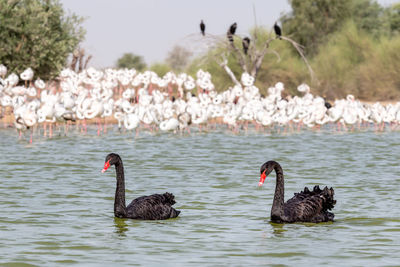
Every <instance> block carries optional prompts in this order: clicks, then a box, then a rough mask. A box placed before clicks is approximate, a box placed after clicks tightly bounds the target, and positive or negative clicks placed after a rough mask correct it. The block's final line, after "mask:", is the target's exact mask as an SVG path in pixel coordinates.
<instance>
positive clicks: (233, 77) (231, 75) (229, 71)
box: [217, 55, 241, 86]
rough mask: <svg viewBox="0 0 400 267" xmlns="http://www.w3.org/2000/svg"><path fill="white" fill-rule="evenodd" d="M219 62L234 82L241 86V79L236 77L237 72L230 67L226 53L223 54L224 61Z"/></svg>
mask: <svg viewBox="0 0 400 267" xmlns="http://www.w3.org/2000/svg"><path fill="white" fill-rule="evenodd" d="M217 63H218V65H220V66H221V67H222V68H223V69H224V70H225V71H226V73H227V74H228V76H229V77H230V78H231V80H232V81H233V82H234V84H236V85H239V86H241V85H240V83H239V81H238V80H237V79H236V77H235V74H234V73H233V72H232V70H231V69H230V68H229V67H228V59H227V58H226V56H225V55H222V61H221V62H217Z"/></svg>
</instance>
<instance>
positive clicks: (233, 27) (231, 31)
mask: <svg viewBox="0 0 400 267" xmlns="http://www.w3.org/2000/svg"><path fill="white" fill-rule="evenodd" d="M236 28H237V24H236V22H235V23H233V24H232V25H231V26H230V27H229V30H228V32H227V33H226V36H227V37H228V40H229V42H231V43H232V44H233V35H235V32H236Z"/></svg>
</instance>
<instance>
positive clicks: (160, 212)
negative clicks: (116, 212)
mask: <svg viewBox="0 0 400 267" xmlns="http://www.w3.org/2000/svg"><path fill="white" fill-rule="evenodd" d="M174 198H175V197H174V195H173V194H171V193H165V194H154V195H150V196H142V197H138V198H136V199H134V200H133V201H132V202H131V203H130V204H129V205H128V206H127V207H126V212H127V217H128V218H132V219H140V220H165V219H169V218H175V217H177V216H178V215H179V213H180V211H178V210H175V209H174V208H172V205H174V204H175V200H174Z"/></svg>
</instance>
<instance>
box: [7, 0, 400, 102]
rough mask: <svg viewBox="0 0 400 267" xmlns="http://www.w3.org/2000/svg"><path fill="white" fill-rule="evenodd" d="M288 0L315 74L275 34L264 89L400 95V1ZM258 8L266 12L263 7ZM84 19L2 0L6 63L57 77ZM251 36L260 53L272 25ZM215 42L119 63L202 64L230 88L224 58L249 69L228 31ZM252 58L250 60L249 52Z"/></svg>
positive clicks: (289, 30) (46, 6)
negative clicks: (303, 87)
mask: <svg viewBox="0 0 400 267" xmlns="http://www.w3.org/2000/svg"><path fill="white" fill-rule="evenodd" d="M288 2H289V4H290V5H291V7H292V11H291V12H290V13H287V14H284V15H282V16H281V17H280V18H277V20H278V22H279V24H280V25H281V28H282V34H283V36H286V37H288V38H290V39H292V40H294V41H296V42H297V43H299V44H301V45H303V46H304V54H305V56H306V57H307V59H308V62H309V63H310V65H311V67H312V69H313V70H314V72H315V77H316V79H314V80H312V79H311V76H310V73H309V72H308V69H307V66H306V65H305V63H304V61H303V60H302V58H301V57H300V55H299V53H298V52H297V51H296V49H294V47H293V46H292V45H291V44H290V43H289V42H287V41H285V40H278V39H274V40H272V41H271V42H270V43H269V46H268V53H267V54H266V55H265V56H264V58H263V61H262V65H261V68H260V69H259V71H258V73H257V77H256V82H255V84H256V86H258V87H259V88H260V91H261V93H262V94H266V93H267V89H268V87H270V86H273V85H274V84H275V83H277V82H278V81H281V82H283V83H284V84H285V87H286V90H285V92H286V93H287V94H297V93H298V92H297V90H296V88H297V86H298V85H299V84H301V83H303V82H305V83H308V84H309V85H310V86H311V88H312V92H313V93H315V94H319V95H322V96H325V97H327V98H328V99H334V98H341V97H345V96H346V95H347V94H350V93H351V94H354V95H355V96H356V97H358V98H361V99H364V100H394V99H399V98H400V52H399V51H400V3H396V4H393V5H391V6H387V7H383V6H381V5H379V3H377V2H376V1H374V0H289V1H288ZM256 11H257V15H258V16H262V15H263V14H262V10H256ZM82 22H83V18H81V17H78V16H76V15H75V14H68V15H66V14H65V12H64V10H63V7H62V5H61V4H60V3H59V1H58V0H0V63H1V64H4V65H6V66H7V67H8V69H9V71H10V72H16V73H21V72H22V71H23V70H24V69H26V68H27V67H31V68H32V69H33V70H34V71H35V74H36V77H40V78H42V79H51V78H54V77H55V76H56V75H57V74H58V73H59V71H60V70H61V69H62V68H63V67H66V66H71V63H70V62H69V59H70V58H71V56H72V57H73V54H74V51H75V52H76V51H78V50H77V49H79V44H80V43H81V42H82V40H83V39H84V35H85V31H84V29H83V28H82V26H81V24H82ZM221 36H223V38H220V37H221ZM246 36H247V37H249V38H250V39H251V43H250V50H251V49H258V50H257V51H261V50H262V48H263V46H264V45H265V42H266V41H267V40H269V39H270V38H275V34H274V33H273V30H272V28H271V27H266V26H258V27H254V28H253V29H249V32H248V34H247V35H246ZM244 37H245V36H236V35H235V36H234V44H235V45H236V47H238V48H241V47H242V38H244ZM255 37H257V38H255ZM215 40H219V41H216V43H215V44H213V45H212V46H211V47H212V48H210V49H209V50H208V51H207V52H206V53H205V54H201V55H198V54H197V55H195V56H194V55H193V54H192V51H190V49H189V48H187V47H182V46H175V47H173V48H172V49H171V51H170V52H169V54H168V55H167V57H166V59H165V61H164V62H157V63H153V64H152V65H149V66H147V64H146V62H144V60H143V58H142V57H141V56H140V55H136V54H134V53H125V54H123V55H122V56H121V57H120V58H119V59H117V60H116V64H115V67H117V68H135V69H137V70H139V71H143V70H145V69H150V70H152V71H154V72H156V73H157V74H158V75H160V76H162V75H164V74H165V73H167V72H168V71H170V70H172V71H174V72H175V73H179V72H188V73H189V74H191V75H195V74H196V72H197V71H198V70H199V68H202V69H204V70H206V71H209V72H210V73H211V74H212V80H213V82H214V84H215V87H216V89H217V91H223V90H226V89H227V88H228V87H230V86H233V85H234V83H233V82H232V80H231V79H230V77H229V76H228V75H227V73H226V72H225V70H224V69H223V68H222V67H221V61H222V59H223V58H225V59H226V60H227V62H228V66H229V68H230V69H231V70H232V72H233V73H234V74H235V75H236V77H237V78H238V79H240V76H241V74H242V72H243V71H242V68H241V67H240V64H239V61H238V60H239V58H238V56H237V55H235V54H234V53H232V50H231V49H229V45H228V40H227V38H226V35H225V33H221V35H220V36H218V38H215ZM132 49H133V50H134V48H132ZM250 50H249V51H250ZM79 51H83V50H82V49H81V50H79ZM242 53H243V52H242ZM81 57H82V58H83V55H81ZM88 59H90V56H89V57H87V60H86V62H84V63H87V62H88ZM245 59H246V64H248V65H249V64H251V60H250V58H249V56H245ZM81 65H82V64H81ZM84 65H85V66H86V64H84Z"/></svg>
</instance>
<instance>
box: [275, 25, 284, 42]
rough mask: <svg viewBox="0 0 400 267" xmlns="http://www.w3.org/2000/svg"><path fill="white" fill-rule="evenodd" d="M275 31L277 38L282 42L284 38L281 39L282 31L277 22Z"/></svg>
mask: <svg viewBox="0 0 400 267" xmlns="http://www.w3.org/2000/svg"><path fill="white" fill-rule="evenodd" d="M274 31H275V34H276V37H277V38H279V40H282V38H281V35H282V30H281V28H280V27H279V26H278V24H277V23H276V22H275V25H274Z"/></svg>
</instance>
